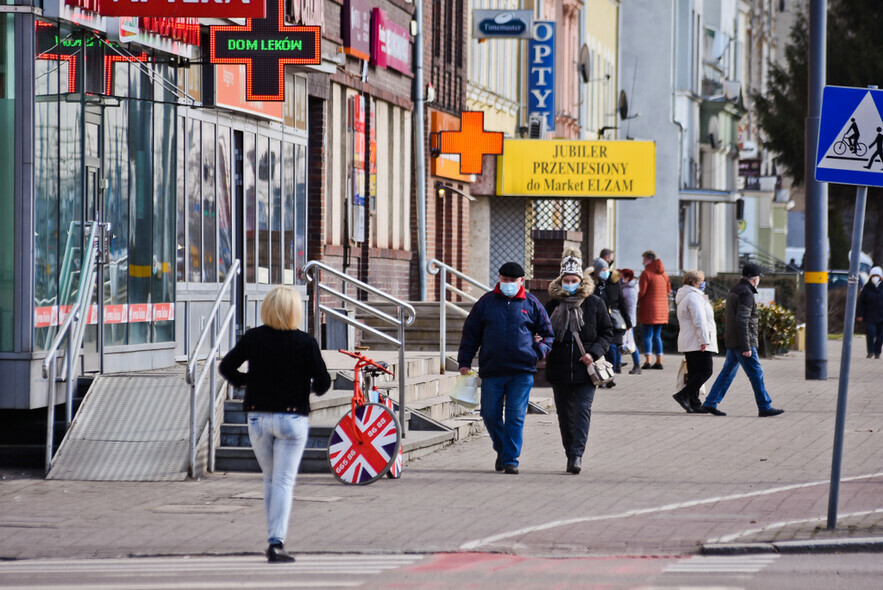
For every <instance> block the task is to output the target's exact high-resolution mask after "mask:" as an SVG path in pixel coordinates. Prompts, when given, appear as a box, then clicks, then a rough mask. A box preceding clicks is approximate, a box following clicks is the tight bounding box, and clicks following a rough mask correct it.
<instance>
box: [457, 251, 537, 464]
mask: <svg viewBox="0 0 883 590" xmlns="http://www.w3.org/2000/svg"><path fill="white" fill-rule="evenodd" d="M499 274H500V280H499V282H498V283H497V285H496V286H495V287H494V290H493V291H491V292H490V293H485V294H484V295H483V296H482V297H481V298H480V299H479V300H478V301H477V302H475V305H473V306H472V311H470V312H469V315H468V316H467V317H466V321H465V323H464V324H463V336H462V338H461V339H460V349H459V351H458V352H457V363H458V365H459V367H460V374H461V375H465V374H467V373H468V372H469V369H470V368H471V367H472V361H473V360H474V359H475V355H476V353H478V376H479V377H481V417H482V419H483V420H484V425H485V428H486V429H487V432H488V434H489V435H490V438H491V443H492V444H493V447H494V451H495V452H496V454H497V458H496V461H495V463H494V469H496V470H497V471H504V472H506V473H508V474H512V475H516V474H517V473H518V458H519V456H520V455H521V447H522V442H523V433H524V417H525V415H526V414H527V403H528V401H529V398H530V390H531V388H532V387H533V380H534V379H533V378H534V374H535V373H536V372H537V361H538V360H540V359H543V358H545V357H546V355H547V354H549V351H550V350H551V348H552V340H553V334H552V326H551V324H550V323H549V316H548V315H547V314H546V310H545V309H544V308H543V305H542V304H541V303H540V302H539V300H537V298H536V297H534V296H533V295H531V294H530V293H528V292H527V291H525V290H524V269H523V268H522V267H521V265H520V264H518V263H517V262H507V263H506V264H504V265H503V266H501V267H500V271H499Z"/></svg>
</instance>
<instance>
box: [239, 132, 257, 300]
mask: <svg viewBox="0 0 883 590" xmlns="http://www.w3.org/2000/svg"><path fill="white" fill-rule="evenodd" d="M242 143H243V149H242V151H243V158H242V186H243V189H242V193H243V198H244V200H245V219H244V225H245V252H243V253H242V256H243V258H244V259H245V280H246V282H249V283H254V282H256V280H257V274H256V272H255V270H256V268H257V266H256V265H257V258H256V255H257V254H256V253H257V184H256V179H257V170H256V167H255V155H256V151H255V150H256V146H255V137H254V133H244V134H243V142H242Z"/></svg>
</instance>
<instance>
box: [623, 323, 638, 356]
mask: <svg viewBox="0 0 883 590" xmlns="http://www.w3.org/2000/svg"><path fill="white" fill-rule="evenodd" d="M619 350H620V352H622V354H631V353H633V352H635V350H637V348H635V329H634V328H629V329H628V330H626V331H625V335H624V336H623V337H622V344H620V345H619Z"/></svg>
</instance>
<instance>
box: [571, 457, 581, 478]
mask: <svg viewBox="0 0 883 590" xmlns="http://www.w3.org/2000/svg"><path fill="white" fill-rule="evenodd" d="M582 468H583V458H582V457H574V458H573V467H571V468H570V472H571V473H572V474H574V475H576V474H577V473H579V472H580V471H582Z"/></svg>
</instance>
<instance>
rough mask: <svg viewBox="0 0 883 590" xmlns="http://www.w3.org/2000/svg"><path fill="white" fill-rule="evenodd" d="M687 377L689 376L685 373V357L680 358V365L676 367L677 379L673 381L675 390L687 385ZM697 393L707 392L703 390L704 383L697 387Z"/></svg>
mask: <svg viewBox="0 0 883 590" xmlns="http://www.w3.org/2000/svg"><path fill="white" fill-rule="evenodd" d="M688 378H689V377H688V375H687V359H682V360H681V367H680V368H679V369H678V376H677V380H676V381H675V392H678V391H680V390H682V389H683V388H684V387H685V386H686V385H687V379H688ZM699 393H700V394H701V395H706V394H707V392H706V391H705V383H703V384H702V386H701V387H700V388H699Z"/></svg>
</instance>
